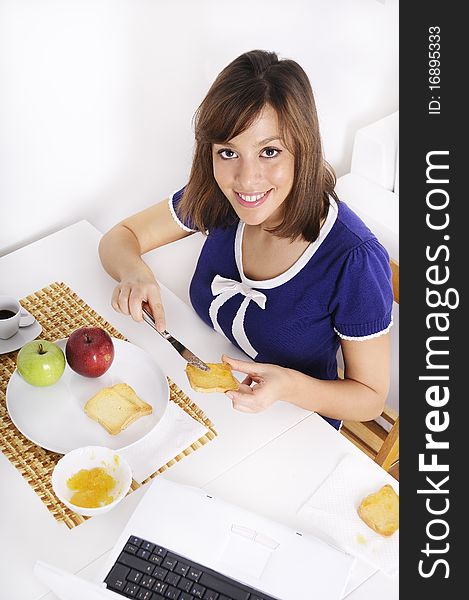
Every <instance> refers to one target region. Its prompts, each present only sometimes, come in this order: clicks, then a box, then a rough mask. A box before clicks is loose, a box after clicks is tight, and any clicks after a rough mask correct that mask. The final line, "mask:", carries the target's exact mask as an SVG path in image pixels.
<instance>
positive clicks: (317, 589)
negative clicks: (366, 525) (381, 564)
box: [34, 476, 354, 600]
mask: <svg viewBox="0 0 469 600" xmlns="http://www.w3.org/2000/svg"><path fill="white" fill-rule="evenodd" d="M353 562H354V558H353V557H352V556H350V555H348V554H346V553H344V552H342V551H341V550H339V549H337V548H335V547H333V546H330V545H329V544H327V543H326V542H323V541H322V540H320V539H318V538H316V537H314V536H312V535H310V534H308V533H302V532H300V531H295V530H294V529H290V528H288V527H286V526H284V525H282V524H280V523H277V522H275V521H272V520H270V519H267V518H265V517H262V516H260V515H258V514H255V513H253V512H250V511H247V510H244V509H242V508H240V507H238V506H235V505H233V504H230V503H228V502H226V501H224V500H222V499H220V498H217V497H214V496H212V495H210V494H208V493H207V492H206V491H204V490H202V489H200V488H196V487H192V486H186V485H181V484H177V483H174V482H171V481H170V480H168V479H164V478H163V477H161V476H159V477H158V478H156V479H155V480H154V481H153V482H152V483H151V484H150V485H149V488H148V490H147V491H146V493H145V495H144V496H143V498H142V500H141V501H140V503H139V504H138V506H137V508H136V509H135V511H134V513H133V515H132V516H131V517H130V519H129V521H128V522H127V524H126V526H125V527H124V530H123V531H122V534H121V536H120V537H119V539H118V540H117V542H116V544H115V546H114V548H113V549H112V551H111V552H110V555H109V557H108V560H107V562H106V565H105V566H104V569H103V573H102V578H101V581H100V582H99V583H92V582H90V581H87V580H85V579H82V578H80V577H78V576H75V575H73V574H71V573H67V572H65V571H63V570H61V569H58V568H56V567H54V566H52V565H49V564H47V563H45V562H42V561H37V562H36V565H35V568H34V572H35V574H36V575H37V577H38V578H39V579H41V581H43V582H44V583H45V584H46V585H48V586H49V587H50V589H51V590H52V591H53V592H54V593H55V594H56V595H57V597H58V598H60V599H61V600H83V599H84V598H86V600H119V598H120V599H121V600H122V599H123V598H136V599H137V600H159V599H160V598H166V599H168V598H169V599H175V600H196V599H202V600H311V598H318V599H321V600H339V599H341V598H342V597H343V595H344V591H345V586H346V583H347V579H348V577H349V574H350V570H351V568H352V565H353Z"/></svg>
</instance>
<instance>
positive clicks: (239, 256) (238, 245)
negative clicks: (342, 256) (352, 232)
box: [235, 198, 338, 289]
mask: <svg viewBox="0 0 469 600" xmlns="http://www.w3.org/2000/svg"><path fill="white" fill-rule="evenodd" d="M337 214H338V208H337V203H336V201H335V200H334V199H333V198H330V202H329V210H328V212H327V217H326V220H325V221H324V223H323V225H322V227H321V231H320V232H319V236H318V238H317V239H316V240H315V241H314V242H313V243H312V244H310V245H309V246H308V247H307V248H306V250H305V251H304V252H303V254H302V255H301V256H300V258H299V259H298V260H297V261H296V262H295V263H294V264H293V265H292V266H291V267H290V268H289V269H287V270H286V271H285V273H282V274H281V275H277V277H273V278H272V279H262V280H257V279H249V278H248V277H246V276H245V274H244V270H243V249H242V247H243V233H244V225H245V223H243V222H242V221H240V222H239V224H238V229H237V231H236V238H235V259H236V266H237V267H238V271H239V274H240V276H241V281H242V283H245V284H246V285H248V286H249V287H252V288H258V289H259V288H260V289H271V288H275V287H278V286H280V285H283V284H284V283H286V282H287V281H290V279H292V278H293V277H294V276H295V275H297V274H298V273H299V272H300V271H301V269H302V268H303V267H304V266H305V265H306V264H307V263H308V261H309V260H310V259H311V257H312V256H313V255H314V254H315V252H316V251H317V250H318V249H319V246H320V245H321V244H322V243H323V241H324V240H325V239H326V237H327V235H328V233H329V232H330V230H331V229H332V227H333V225H334V223H335V222H336V219H337Z"/></svg>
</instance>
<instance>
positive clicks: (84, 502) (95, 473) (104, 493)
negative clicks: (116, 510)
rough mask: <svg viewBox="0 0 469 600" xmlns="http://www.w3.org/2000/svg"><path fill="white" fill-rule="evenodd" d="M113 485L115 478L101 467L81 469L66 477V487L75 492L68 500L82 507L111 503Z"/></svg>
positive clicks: (96, 506) (94, 506)
mask: <svg viewBox="0 0 469 600" xmlns="http://www.w3.org/2000/svg"><path fill="white" fill-rule="evenodd" d="M115 485H116V480H115V479H114V477H112V476H111V475H109V473H107V472H106V470H105V469H103V467H95V468H93V469H81V470H80V471H78V473H75V475H72V477H70V478H69V479H67V487H68V488H69V489H71V490H73V491H74V492H75V493H74V494H73V495H72V497H71V498H70V502H71V503H72V504H74V505H75V506H81V507H83V508H99V507H100V506H106V505H107V504H111V502H112V501H113V500H114V498H113V496H111V495H110V492H111V490H112V489H113V488H114V486H115Z"/></svg>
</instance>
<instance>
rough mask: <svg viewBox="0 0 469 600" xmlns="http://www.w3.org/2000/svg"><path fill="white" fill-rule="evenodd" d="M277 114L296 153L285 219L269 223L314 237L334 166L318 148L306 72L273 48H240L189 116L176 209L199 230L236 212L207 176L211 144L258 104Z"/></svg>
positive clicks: (279, 231) (226, 136)
mask: <svg viewBox="0 0 469 600" xmlns="http://www.w3.org/2000/svg"><path fill="white" fill-rule="evenodd" d="M266 105H270V106H272V107H273V108H274V109H275V111H276V113H277V116H278V120H279V125H280V134H281V136H282V141H283V143H284V144H285V146H286V147H287V148H288V149H289V150H290V151H291V152H292V154H293V156H294V179H293V186H292V189H291V191H290V193H289V194H288V196H287V198H286V199H285V203H284V207H285V211H284V214H285V217H284V220H283V222H282V223H281V224H280V225H278V226H277V227H275V228H273V229H271V230H270V231H271V232H272V233H273V234H275V235H277V236H279V237H284V238H291V239H295V238H297V237H298V236H300V235H301V236H303V237H304V238H305V239H306V240H308V241H311V242H312V241H314V240H315V239H316V238H317V237H318V235H319V229H320V224H321V219H323V218H324V216H325V215H326V214H327V208H328V206H329V195H331V196H332V197H334V198H335V199H336V200H337V196H336V194H335V192H334V187H335V182H336V178H335V174H334V172H333V170H332V168H331V167H330V166H329V165H328V164H327V163H326V162H325V160H324V158H323V155H322V148H321V138H320V135H319V124H318V118H317V113H316V106H315V102H314V96H313V91H312V89H311V84H310V82H309V79H308V76H307V75H306V73H305V72H304V70H303V69H302V68H301V67H300V65H299V64H298V63H296V62H295V61H293V60H288V59H284V60H279V58H278V56H277V54H275V53H274V52H267V51H264V50H252V51H251V52H246V53H245V54H242V55H241V56H239V57H238V58H236V59H235V60H234V61H233V62H231V63H230V64H229V65H228V66H227V67H225V68H224V69H223V71H221V73H220V74H219V75H218V77H217V78H216V79H215V81H214V83H213V84H212V86H211V87H210V89H209V91H208V93H207V95H206V96H205V98H204V100H203V101H202V103H201V105H200V106H199V108H198V109H197V111H196V113H195V116H194V123H195V150H194V156H193V161H192V169H191V173H190V177H189V181H188V183H187V186H186V188H185V191H184V194H183V197H182V200H181V203H180V211H181V216H182V218H183V219H184V220H187V221H188V222H190V223H191V226H192V227H194V228H197V229H199V230H200V231H206V230H208V231H210V230H212V229H214V228H217V227H228V226H229V225H230V224H232V223H234V222H236V221H237V219H238V217H237V215H236V213H235V211H234V209H233V208H232V206H231V204H230V203H229V202H228V200H227V199H226V198H225V196H224V194H223V192H222V191H221V190H220V188H219V187H218V184H217V182H216V181H215V178H214V176H213V163H212V144H213V143H217V144H223V143H226V142H228V141H229V140H231V139H232V138H234V137H236V136H237V135H239V134H240V133H242V132H243V131H245V130H246V129H248V128H249V127H250V125H251V124H252V123H253V122H254V121H255V119H256V118H257V117H258V116H259V114H260V112H261V111H262V109H263V108H264V106H266Z"/></svg>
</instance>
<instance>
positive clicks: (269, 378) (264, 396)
mask: <svg viewBox="0 0 469 600" xmlns="http://www.w3.org/2000/svg"><path fill="white" fill-rule="evenodd" d="M222 361H223V362H226V363H228V364H229V365H230V366H231V367H232V369H233V370H234V371H239V372H240V373H245V374H246V377H245V378H244V380H243V381H242V383H241V384H240V386H239V388H238V389H237V390H236V391H230V392H226V395H227V396H228V397H229V398H230V399H231V400H232V402H233V408H235V409H236V410H240V411H242V412H249V413H257V412H261V411H262V410H265V409H266V408H268V407H269V406H270V405H271V404H273V403H274V402H276V401H277V400H287V401H288V398H289V397H290V396H291V393H292V388H293V379H294V371H292V370H291V369H285V368H284V367H279V366H278V365H270V364H266V363H256V362H249V361H246V360H237V359H235V358H230V357H229V356H226V355H223V356H222Z"/></svg>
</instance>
